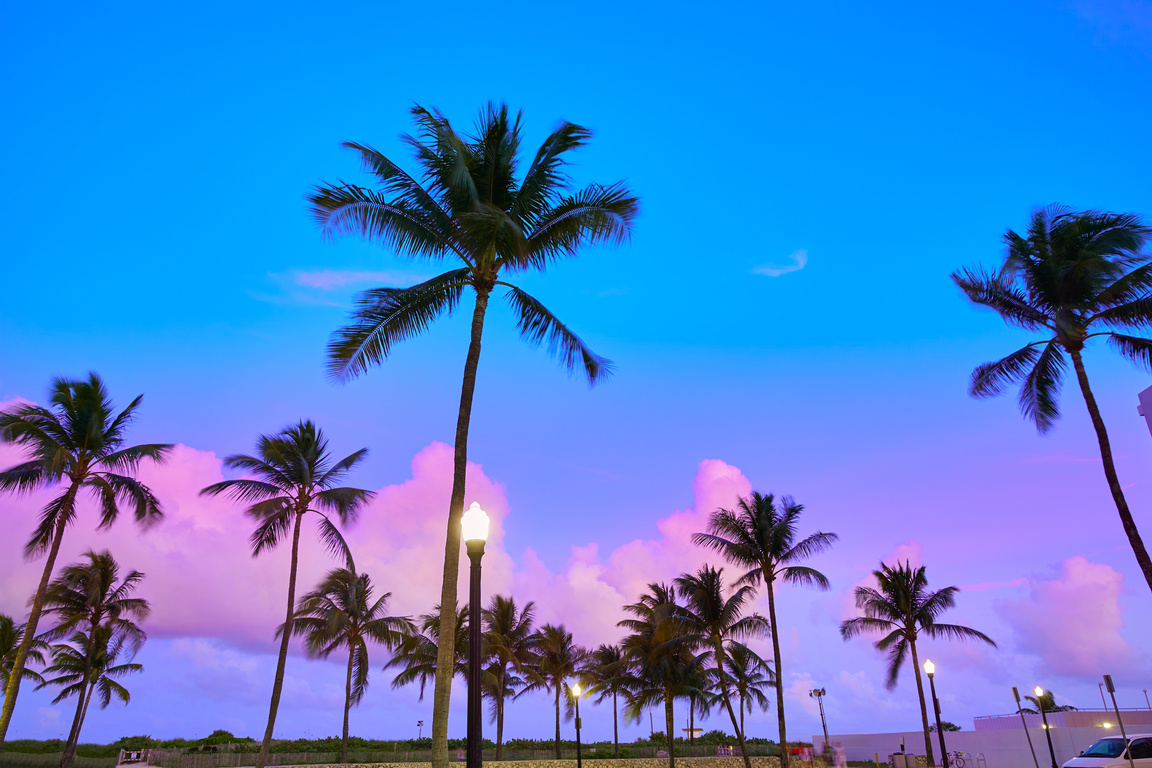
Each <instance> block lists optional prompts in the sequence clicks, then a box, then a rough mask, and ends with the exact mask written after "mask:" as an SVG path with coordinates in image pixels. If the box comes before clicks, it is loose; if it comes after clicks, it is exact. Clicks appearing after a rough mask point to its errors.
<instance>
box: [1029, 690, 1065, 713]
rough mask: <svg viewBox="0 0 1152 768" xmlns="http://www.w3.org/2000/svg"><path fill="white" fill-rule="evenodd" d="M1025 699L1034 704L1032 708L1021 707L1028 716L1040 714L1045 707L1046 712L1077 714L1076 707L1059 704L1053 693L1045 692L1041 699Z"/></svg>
mask: <svg viewBox="0 0 1152 768" xmlns="http://www.w3.org/2000/svg"><path fill="white" fill-rule="evenodd" d="M1024 698H1025V699H1027V700H1028V701H1030V702H1032V706H1031V707H1021V708H1020V711H1021V712H1023V713H1024V714H1026V715H1038V714H1040V708H1041V707H1043V708H1044V711H1045V712H1075V711H1076V707H1074V706H1072V705H1071V704H1057V703H1056V696H1055V694H1053V693H1052V691H1044V693H1042V694H1040V697H1039V698H1037V697H1035V696H1025V697H1024Z"/></svg>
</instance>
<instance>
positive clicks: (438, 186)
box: [311, 104, 637, 768]
mask: <svg viewBox="0 0 1152 768" xmlns="http://www.w3.org/2000/svg"><path fill="white" fill-rule="evenodd" d="M412 115H413V117H414V119H415V122H416V126H417V129H418V136H416V137H412V136H405V137H404V140H405V141H406V142H407V143H408V144H409V145H410V146H411V147H412V148H413V150H414V152H415V156H416V162H417V164H418V165H419V167H420V169H421V176H422V178H421V180H420V181H417V180H416V179H415V178H413V177H412V176H409V175H408V174H407V173H406V172H404V171H403V170H401V168H400V167H399V166H398V165H396V164H395V163H393V162H392V161H391V160H389V159H388V158H386V157H385V156H384V155H382V154H380V153H379V152H378V151H376V150H375V149H372V148H371V147H368V146H365V145H362V144H356V143H352V142H346V143H345V145H344V146H346V147H348V148H350V149H352V150H355V151H356V152H357V153H358V154H359V156H360V159H361V161H362V162H363V164H364V166H365V168H366V169H367V170H368V171H369V172H371V173H372V174H373V175H374V176H375V177H376V181H377V183H378V185H379V186H378V189H377V190H371V189H365V188H363V187H359V186H356V185H354V184H345V183H339V184H328V185H321V186H318V187H317V188H316V189H315V191H314V192H313V194H312V196H311V202H312V212H313V214H314V215H315V217H316V221H317V222H318V223H319V225H320V227H321V229H323V231H324V232H325V233H327V234H330V235H336V234H349V233H355V234H359V235H361V236H362V237H364V238H365V239H368V240H373V241H376V242H379V243H381V244H382V245H384V246H386V247H387V248H389V249H392V250H395V251H396V252H398V253H402V254H405V255H410V256H414V257H418V258H425V259H430V260H433V261H436V262H438V263H442V262H444V261H445V260H448V261H451V262H454V264H455V267H454V268H453V269H450V270H449V271H447V272H445V273H443V274H441V275H439V276H437V277H434V278H432V279H431V280H427V281H425V282H423V283H420V284H418V285H414V286H412V287H410V288H378V289H375V290H370V291H367V292H365V293H363V294H361V296H360V298H359V300H358V302H359V307H358V308H357V310H356V311H355V313H354V314H353V316H352V324H351V325H349V326H347V327H345V328H342V329H340V330H338V331H337V332H336V333H335V334H334V336H333V338H332V342H331V344H330V345H329V348H328V355H329V372H330V373H331V374H332V375H333V376H334V377H336V378H339V379H348V378H351V377H353V376H356V375H358V374H361V373H363V372H365V371H366V370H367V369H368V368H369V367H370V366H372V365H376V364H379V363H380V362H381V361H382V360H383V359H384V358H386V357H387V356H388V355H389V354H390V353H391V351H392V346H393V345H394V344H395V343H397V342H399V341H402V340H404V339H407V338H409V337H411V336H415V335H417V334H419V333H420V332H422V331H424V330H425V329H426V328H427V327H428V326H429V325H430V324H431V323H432V322H433V321H434V320H436V319H437V318H438V317H440V316H442V315H445V314H450V313H451V312H452V311H453V310H455V309H456V308H457V306H458V305H459V304H460V301H461V299H462V298H463V296H464V293H465V292H466V291H471V292H474V293H475V297H476V304H475V307H474V309H473V312H472V323H471V337H470V341H469V345H468V356H467V358H466V359H465V363H464V377H463V383H462V386H461V391H460V408H459V412H458V414H457V423H456V440H455V461H454V471H453V477H452V495H451V500H450V503H449V508H448V530H447V537H446V541H445V550H444V575H443V582H442V586H441V594H440V604H441V605H443V606H445V607H446V608H448V609H450V610H447V611H446V612H445V615H444V620H445V624H444V626H443V627H441V634H442V635H443V636H444V637H445V639H446V641H447V643H448V644H446V645H444V647H442V648H441V649H440V663H439V666H440V667H442V668H444V669H445V670H446V669H447V666H448V665H449V663H450V661H451V659H452V658H453V656H454V648H453V646H452V645H451V641H452V639H453V638H452V634H451V618H452V614H453V613H454V609H455V606H456V577H457V572H458V570H459V559H460V517H461V515H462V514H463V512H464V481H465V470H466V468H467V463H468V455H467V454H468V429H469V424H470V420H471V413H472V397H473V393H474V392H475V388H476V370H477V366H478V364H479V362H480V341H481V336H482V334H483V328H484V319H485V313H486V311H487V308H488V300H489V297H490V296H491V293H492V291H493V290H494V289H496V288H497V286H499V287H500V288H504V289H507V293H506V296H507V299H508V301H509V303H510V304H511V306H512V310H513V312H514V313H515V314H516V316H517V319H518V321H519V330H520V334H521V336H523V337H524V338H525V339H526V340H528V341H529V342H530V343H532V344H537V345H538V344H541V343H545V344H547V346H548V348H549V350H550V351H552V352H554V353H556V354H558V355H559V356H560V358H561V360H562V361H563V363H564V365H565V366H566V367H567V368H568V370H569V371H576V370H581V371H583V373H584V374H585V375H586V376H587V377H588V380H589V382H592V383H595V382H597V381H601V380H603V379H604V378H606V377H607V376H608V373H609V371H610V369H611V366H610V364H609V363H608V361H606V360H604V359H603V358H601V357H599V356H598V355H596V354H595V353H594V352H592V350H591V349H590V348H589V347H588V346H587V345H586V344H585V343H584V342H583V341H582V340H581V339H580V337H579V336H577V335H576V334H575V333H573V332H572V331H571V330H569V329H568V327H567V326H565V325H564V324H563V323H561V322H560V320H559V319H558V318H557V317H556V316H555V315H553V314H552V313H551V312H550V311H548V310H547V309H546V308H545V307H544V305H543V304H541V303H540V302H539V301H538V300H536V299H535V298H533V297H531V296H529V295H528V294H527V293H525V292H524V291H522V290H520V289H519V288H517V287H515V286H513V285H511V284H509V283H508V282H506V279H507V277H508V276H509V275H516V274H517V273H521V272H525V271H528V270H538V271H543V270H544V269H545V268H546V267H547V266H548V265H550V264H551V263H553V262H554V261H556V260H558V259H560V258H562V257H565V256H574V255H576V254H577V253H578V252H579V250H580V249H581V247H582V246H585V245H593V244H599V243H611V242H621V241H623V240H625V239H627V237H628V236H629V234H630V232H631V227H632V220H633V218H634V217H635V215H636V211H637V200H636V198H635V197H633V196H632V195H631V194H630V193H629V192H628V190H627V189H626V188H625V187H624V186H623V185H622V184H613V185H611V186H602V185H599V184H592V185H589V186H587V187H585V188H583V189H581V190H580V191H578V192H575V193H572V192H571V191H570V180H569V178H568V175H567V174H566V173H565V165H566V155H567V153H568V152H571V151H572V150H575V149H578V148H580V147H582V146H583V145H584V144H585V143H586V142H587V141H588V139H589V138H590V136H591V132H590V131H588V130H587V129H585V128H582V127H580V126H578V125H573V124H571V123H563V124H561V125H560V127H559V128H557V129H556V130H555V131H554V132H553V133H552V134H551V135H550V136H549V137H548V138H547V139H545V141H544V143H543V144H542V145H541V147H540V149H539V150H537V152H536V155H535V157H534V159H533V160H532V163H531V164H530V165H529V166H528V168H527V170H526V171H525V172H524V175H523V176H522V177H520V178H517V167H518V162H519V157H518V152H519V149H520V130H521V129H520V116H519V115H517V116H516V117H514V118H511V117H510V116H509V114H508V108H507V107H506V106H496V105H495V104H490V105H489V106H488V108H487V109H485V110H484V111H483V112H481V114H480V119H479V121H478V122H477V126H476V131H475V133H474V134H473V135H471V136H461V135H459V134H458V133H456V131H455V130H454V129H453V127H452V125H451V124H450V123H449V122H448V120H447V118H445V117H444V116H443V115H441V114H440V113H439V112H436V111H429V110H427V109H424V108H423V107H419V106H417V107H414V108H413V109H412ZM451 691H452V687H451V676H450V675H448V674H447V672H446V671H445V673H444V674H442V675H440V676H438V677H437V678H436V686H435V692H434V696H433V712H432V762H433V765H434V766H435V768H447V764H448V742H447V739H448V703H449V697H450V696H451Z"/></svg>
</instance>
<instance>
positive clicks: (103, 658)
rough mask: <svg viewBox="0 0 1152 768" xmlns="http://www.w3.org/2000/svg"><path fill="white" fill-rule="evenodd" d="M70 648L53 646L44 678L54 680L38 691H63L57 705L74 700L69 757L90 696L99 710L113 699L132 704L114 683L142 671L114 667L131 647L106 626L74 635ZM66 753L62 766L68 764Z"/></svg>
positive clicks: (136, 666)
mask: <svg viewBox="0 0 1152 768" xmlns="http://www.w3.org/2000/svg"><path fill="white" fill-rule="evenodd" d="M69 642H71V643H72V645H56V646H54V647H53V651H52V666H50V667H48V668H47V669H45V670H44V674H45V675H48V674H55V675H57V676H56V677H54V678H52V679H50V680H45V681H44V682H43V683H41V684H40V685H39V686H37V687H38V688H43V687H44V686H47V685H60V686H63V689H62V690H61V691H60V693H59V694H58V695H57V696H56V698H55V699H53V700H52V703H53V704H59V703H60V702H61V701H64V700H65V699H67V698H71V697H72V696H75V697H76V698H77V705H76V713H77V719H76V721H75V722H74V723H73V725H72V731H73V732H72V734H71V735H70V736H69V741H70V742H71V744H72V750H71V754H72V755H73V756H74V755H75V751H76V746H75V745H76V744H78V743H79V741H80V729H81V728H83V727H84V720H85V718H86V717H87V716H88V705H89V704H91V703H92V696H93V694H99V696H100V709H107V708H108V705H109V704H110V703H111V702H112V697H113V696H115V697H116V698H117V699H119V700H120V701H122V702H124V704H125V705H127V704H128V702H129V701H130V700H131V696H130V695H129V693H128V689H127V688H125V687H124V686H123V685H121V684H120V683H118V682H117V680H118V679H119V678H122V677H124V676H125V675H128V674H131V673H133V672H143V671H144V667H142V666H141V665H139V664H133V663H125V664H117V663H116V660H117V657H118V656H119V655H120V653H121V652H122V651H123V650H124V648H125V647H128V648H129V650H131V643H127V642H121V641H118V640H117V639H116V637H115V636H114V629H113V626H112V624H110V623H108V622H105V623H103V624H100V625H99V626H96V627H94V628H93V629H91V631H88V632H83V631H81V632H76V633H74V634H73V635H72V637H71V638H69ZM69 754H70V753H69V752H68V751H67V750H65V752H64V758H63V760H62V761H61V766H64V765H65V764H66V763H68V762H70V761H71V759H72V758H71V757H70V756H69Z"/></svg>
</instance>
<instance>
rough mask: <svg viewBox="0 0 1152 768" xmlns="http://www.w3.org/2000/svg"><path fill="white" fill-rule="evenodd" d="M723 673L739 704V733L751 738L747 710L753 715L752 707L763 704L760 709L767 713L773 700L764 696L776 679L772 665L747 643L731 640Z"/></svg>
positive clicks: (773, 685) (774, 684)
mask: <svg viewBox="0 0 1152 768" xmlns="http://www.w3.org/2000/svg"><path fill="white" fill-rule="evenodd" d="M724 676H725V677H726V678H727V680H728V684H729V685H730V686H731V687H732V691H733V692H734V693H735V694H736V700H737V701H738V702H739V703H740V707H739V708H740V733H741V734H743V735H744V737H745V738H747V737H748V734H747V732H746V731H745V730H744V712H745V710H747V712H748V714H752V712H753V707H754V706H756V707H760V711H761V712H767V711H768V707H769V706H770V702H769V701H768V697H767V696H765V695H764V690H765V689H766V688H774V687H775V686H776V681H775V680H774V679H773V677H772V665H771V664H769V663H768V662H766V661H764V659H762V658H760V656H759V655H758V654H757V653H756V652H755V651H753V650H752V649H751V648H749V647H748V646H746V645H742V644H740V643H732V644H731V645H730V646H729V647H728V655H727V658H725V659H724Z"/></svg>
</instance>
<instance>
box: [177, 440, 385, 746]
mask: <svg viewBox="0 0 1152 768" xmlns="http://www.w3.org/2000/svg"><path fill="white" fill-rule="evenodd" d="M367 453H368V449H367V448H361V449H360V450H358V451H356V452H355V453H351V454H349V455H348V456H345V457H344V458H343V459H340V460H339V461H333V459H332V455H331V454H330V453H329V452H328V440H327V438H326V437H325V436H324V433H323V432H322V431H321V430H320V428H319V427H317V426H316V425H315V424H313V423H312V422H311V421H301V422H300V423H298V424H296V425H295V426H292V427H288V428H287V429H284V430H283V431H281V432H278V433H277V434H275V435H261V436H260V437H259V439H257V441H256V455H255V456H247V455H243V454H240V455H236V456H229V457H228V458H226V459H225V460H224V466H226V467H229V468H231V469H240V470H244V471H245V472H247V473H248V474H249V475H250V477H244V478H237V479H235V480H224V481H223V482H219V483H215V484H213V485H210V486H208V487H207V488H205V489H203V490H202V491H200V493H202V494H204V495H207V496H216V495H219V494H225V495H227V496H230V497H232V498H233V499H235V500H236V501H240V502H244V503H247V504H249V507H248V508H247V510H245V511H246V513H247V514H248V516H249V517H251V518H253V519H254V520H256V521H257V522H258V525H257V526H256V530H255V531H253V532H252V536H251V539H250V540H249V541H250V543H251V545H252V556H253V557H257V556H259V555H260V553H261V552H266V551H268V550H270V549H273V548H275V547H276V545H277V544H279V543H280V542H282V541H283V540H284V539H285V537H287V536H289V535H291V536H292V557H291V565H290V566H289V569H288V607H287V610H286V616H285V618H284V626H285V627H288V628H289V631H287V632H282V633H280V656H279V658H278V659H277V661H276V678H275V680H274V681H273V683H272V701H271V704H270V705H269V707H268V725H267V727H266V728H265V730H264V741H263V743H262V744H261V745H260V756H259V757H258V758H257V759H256V768H264V764H265V762H266V761H267V759H268V748H269V747H270V746H271V744H272V728H273V727H274V726H275V725H276V711H277V709H278V708H279V706H280V691H281V689H282V688H283V686H284V667H285V665H286V663H287V660H288V642H289V640H290V639H291V636H292V632H291V627H292V614H293V612H294V610H295V608H296V568H297V565H298V564H299V559H300V558H299V554H300V526H301V523H302V522H303V520H304V516H305V515H306V514H308V513H309V512H313V513H315V514H316V516H317V518H318V519H317V521H316V522H317V528H318V532H319V536H320V540H321V541H322V542H323V543H324V545H325V546H326V547H327V548H328V549H329V550H330V551H331V552H332V553H333V554H335V555H339V556H342V557H344V559H345V560H346V561H347V563H348V564H349V566H350V567H351V564H352V558H351V556H350V555H349V553H348V546H347V544H346V543H345V541H344V537H343V536H341V535H340V531H339V529H337V527H336V524H335V523H333V522H332V520H331V519H330V518H329V517H328V514H334V515H336V516H337V517H338V519H339V520H340V524H341V525H348V524H349V523H351V522H352V521H354V520H355V519H356V517H357V515H358V514H359V512H360V510H361V508H363V506H364V505H365V504H366V503H367V502H368V501H369V500H370V499H371V498H372V496H373V494H372V492H371V491H365V490H361V489H359V488H347V487H342V486H339V485H337V484H338V483H339V482H340V481H341V480H342V479H343V478H344V477H345V476H346V475H347V474H348V472H349V471H350V470H351V469H352V468H353V467H354V466H356V465H357V464H359V463H360V461H361V460H363V459H364V456H365V455H366V454H367Z"/></svg>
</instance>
